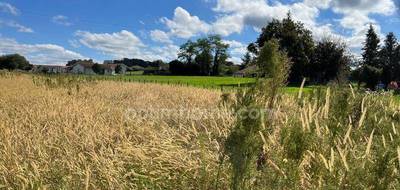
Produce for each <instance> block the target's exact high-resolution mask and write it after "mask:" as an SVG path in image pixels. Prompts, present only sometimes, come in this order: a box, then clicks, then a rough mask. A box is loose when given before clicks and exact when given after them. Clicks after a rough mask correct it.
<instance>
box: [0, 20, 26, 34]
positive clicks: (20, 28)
mask: <svg viewBox="0 0 400 190" xmlns="http://www.w3.org/2000/svg"><path fill="white" fill-rule="evenodd" d="M0 26H7V27H11V28H15V29H16V30H17V31H18V32H23V33H33V29H32V28H29V27H26V26H23V25H21V24H19V23H17V22H15V21H3V20H0Z"/></svg>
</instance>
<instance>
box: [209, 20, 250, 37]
mask: <svg viewBox="0 0 400 190" xmlns="http://www.w3.org/2000/svg"><path fill="white" fill-rule="evenodd" d="M242 30H243V18H242V16H241V15H227V16H222V17H220V18H219V19H218V20H217V21H216V22H215V23H213V25H212V30H211V32H212V33H214V34H220V35H222V36H229V35H230V34H232V33H240V32H241V31H242Z"/></svg>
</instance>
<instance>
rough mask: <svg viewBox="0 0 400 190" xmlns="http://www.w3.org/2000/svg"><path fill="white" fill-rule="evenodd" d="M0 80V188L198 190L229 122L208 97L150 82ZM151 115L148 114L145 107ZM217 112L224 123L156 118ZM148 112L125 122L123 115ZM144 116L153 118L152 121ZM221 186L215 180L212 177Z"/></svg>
mask: <svg viewBox="0 0 400 190" xmlns="http://www.w3.org/2000/svg"><path fill="white" fill-rule="evenodd" d="M65 80H66V81H62V80H56V79H48V78H42V77H35V76H34V77H32V76H27V75H16V74H3V76H2V77H1V78H0V92H1V93H0V131H1V132H0V187H3V188H7V189H37V188H40V189H44V188H47V189H182V188H185V189H186V188H187V189H198V188H199V187H203V188H204V189H208V187H209V186H208V185H207V184H210V185H211V183H210V181H211V179H214V175H215V174H216V168H217V161H218V157H219V152H220V151H219V148H220V147H221V145H220V143H221V140H222V139H221V138H220V137H223V136H226V133H227V130H228V128H229V126H230V125H232V122H233V117H231V116H230V113H229V112H227V111H226V110H224V109H222V108H220V107H219V106H218V105H219V96H220V94H219V93H218V92H216V91H208V90H203V89H198V88H183V87H173V86H167V85H157V84H150V85H149V84H135V83H118V82H107V81H102V82H95V81H79V80H77V81H74V80H72V79H71V80H70V79H65ZM150 107H152V108H153V109H149V108H150ZM191 108H199V109H203V108H204V109H205V108H207V109H218V110H220V111H221V112H220V113H221V114H225V116H224V117H217V118H215V119H214V118H213V117H204V118H200V119H197V120H193V119H191V118H187V117H186V116H185V117H184V116H183V115H179V114H176V115H166V116H164V117H162V116H161V117H159V116H158V113H157V110H159V109H169V110H186V109H191ZM129 109H135V110H141V109H143V110H145V109H146V110H150V111H149V112H146V113H145V114H147V115H143V116H142V115H140V116H138V117H135V118H129V117H133V116H134V115H129V114H128V116H129V117H128V118H127V115H126V111H127V110H129ZM152 114H154V115H152ZM220 177H221V181H224V180H222V178H224V175H221V176H220Z"/></svg>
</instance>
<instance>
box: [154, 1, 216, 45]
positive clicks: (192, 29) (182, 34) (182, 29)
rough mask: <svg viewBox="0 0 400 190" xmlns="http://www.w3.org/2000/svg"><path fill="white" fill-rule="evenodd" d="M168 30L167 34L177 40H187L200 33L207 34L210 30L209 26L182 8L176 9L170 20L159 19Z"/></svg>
mask: <svg viewBox="0 0 400 190" xmlns="http://www.w3.org/2000/svg"><path fill="white" fill-rule="evenodd" d="M161 22H162V23H164V24H165V25H166V26H167V27H168V29H169V34H170V35H172V36H176V37H179V38H184V39H188V38H191V37H193V36H196V35H197V34H200V33H207V32H208V31H209V30H210V25H209V24H207V23H206V22H204V21H202V20H200V19H199V17H197V16H192V15H190V13H189V12H188V11H186V10H185V9H183V8H182V7H177V8H176V9H175V12H174V17H173V19H172V20H170V19H168V18H166V17H164V18H161Z"/></svg>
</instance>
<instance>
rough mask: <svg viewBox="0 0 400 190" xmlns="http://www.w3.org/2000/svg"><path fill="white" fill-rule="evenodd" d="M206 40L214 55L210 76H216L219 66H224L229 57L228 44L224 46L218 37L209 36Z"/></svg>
mask: <svg viewBox="0 0 400 190" xmlns="http://www.w3.org/2000/svg"><path fill="white" fill-rule="evenodd" d="M208 39H209V42H210V44H211V47H212V51H213V53H214V58H213V68H212V75H215V76H217V75H219V72H220V66H221V65H222V64H224V63H225V62H226V60H227V59H228V57H229V55H228V48H229V44H225V43H224V42H223V41H222V38H221V36H219V35H211V36H209V37H208Z"/></svg>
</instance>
